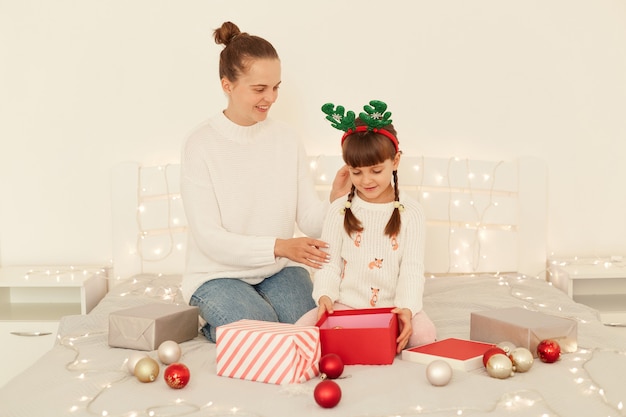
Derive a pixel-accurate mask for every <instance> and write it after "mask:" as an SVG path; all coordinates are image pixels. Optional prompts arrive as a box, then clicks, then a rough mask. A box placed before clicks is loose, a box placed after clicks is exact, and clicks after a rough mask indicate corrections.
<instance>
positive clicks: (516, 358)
mask: <svg viewBox="0 0 626 417" xmlns="http://www.w3.org/2000/svg"><path fill="white" fill-rule="evenodd" d="M509 358H511V362H513V370H514V371H515V372H526V371H528V370H529V369H530V368H531V367H532V366H533V362H534V361H535V359H534V358H533V354H532V353H530V350H528V349H526V348H524V347H518V348H515V349H513V350H512V351H511V353H510V354H509Z"/></svg>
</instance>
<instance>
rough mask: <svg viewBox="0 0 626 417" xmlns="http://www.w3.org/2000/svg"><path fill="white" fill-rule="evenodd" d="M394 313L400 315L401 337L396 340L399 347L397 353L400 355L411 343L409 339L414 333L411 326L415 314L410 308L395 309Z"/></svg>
mask: <svg viewBox="0 0 626 417" xmlns="http://www.w3.org/2000/svg"><path fill="white" fill-rule="evenodd" d="M391 312H392V313H395V314H397V315H398V325H399V327H400V335H399V336H398V338H397V339H396V343H397V344H398V347H397V349H396V351H397V352H398V353H400V352H402V349H404V348H405V347H406V345H407V344H408V343H409V338H410V337H411V333H412V332H413V328H412V326H411V319H412V318H413V313H411V310H409V309H408V308H397V307H396V308H394V309H393V310H391Z"/></svg>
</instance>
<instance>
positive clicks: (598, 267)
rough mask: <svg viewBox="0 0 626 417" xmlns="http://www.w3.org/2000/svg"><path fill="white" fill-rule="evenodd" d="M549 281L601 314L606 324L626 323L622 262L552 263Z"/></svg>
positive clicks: (625, 268)
mask: <svg viewBox="0 0 626 417" xmlns="http://www.w3.org/2000/svg"><path fill="white" fill-rule="evenodd" d="M549 270H550V281H551V282H552V283H553V285H554V286H556V287H557V288H559V289H561V290H562V291H564V292H565V293H567V295H569V296H570V297H571V298H572V299H573V300H574V301H576V302H578V303H581V304H585V305H588V306H589V307H592V308H594V309H596V310H598V312H599V314H600V318H601V320H602V322H603V323H605V324H611V325H616V324H619V325H623V324H626V264H625V263H624V262H622V261H621V260H613V259H610V258H607V259H589V258H582V259H579V258H570V259H552V260H549Z"/></svg>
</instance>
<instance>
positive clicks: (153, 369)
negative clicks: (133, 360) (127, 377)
mask: <svg viewBox="0 0 626 417" xmlns="http://www.w3.org/2000/svg"><path fill="white" fill-rule="evenodd" d="M135 376H136V377H137V379H138V380H140V381H141V382H152V381H154V380H155V379H157V377H158V376H159V364H158V363H157V361H155V360H154V359H152V358H151V357H149V356H146V357H145V358H142V359H140V360H139V361H138V362H137V365H135Z"/></svg>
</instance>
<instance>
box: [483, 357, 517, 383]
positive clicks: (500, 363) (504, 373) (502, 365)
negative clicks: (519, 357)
mask: <svg viewBox="0 0 626 417" xmlns="http://www.w3.org/2000/svg"><path fill="white" fill-rule="evenodd" d="M486 368H487V373H488V374H489V376H490V377H493V378H498V379H506V378H508V377H510V376H511V375H512V374H513V362H511V359H509V357H508V356H506V355H504V354H502V353H496V354H495V355H492V356H491V357H490V358H489V360H488V361H487V366H486Z"/></svg>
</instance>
